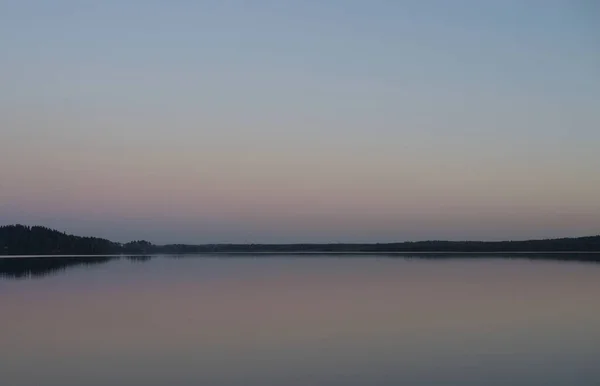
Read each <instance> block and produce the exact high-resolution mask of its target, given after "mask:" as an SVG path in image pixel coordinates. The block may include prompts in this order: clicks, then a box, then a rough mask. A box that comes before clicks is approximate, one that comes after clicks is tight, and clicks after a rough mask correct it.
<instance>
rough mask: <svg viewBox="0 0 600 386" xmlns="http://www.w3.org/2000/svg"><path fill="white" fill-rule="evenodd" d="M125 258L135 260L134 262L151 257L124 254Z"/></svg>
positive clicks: (140, 261) (141, 261)
mask: <svg viewBox="0 0 600 386" xmlns="http://www.w3.org/2000/svg"><path fill="white" fill-rule="evenodd" d="M125 258H126V259H127V260H130V261H133V262H136V263H143V262H144V261H148V260H150V259H151V258H152V256H150V255H131V256H125Z"/></svg>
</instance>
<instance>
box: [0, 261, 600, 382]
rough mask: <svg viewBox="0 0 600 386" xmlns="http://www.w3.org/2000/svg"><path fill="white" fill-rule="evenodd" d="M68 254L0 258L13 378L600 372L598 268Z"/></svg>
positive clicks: (555, 375) (512, 376) (540, 378)
mask: <svg viewBox="0 0 600 386" xmlns="http://www.w3.org/2000/svg"><path fill="white" fill-rule="evenodd" d="M65 259H69V258H63V259H57V260H53V261H52V262H50V261H48V260H42V259H37V260H31V261H29V262H28V263H27V264H28V265H27V266H24V265H23V263H19V264H21V265H18V264H16V265H15V264H12V265H10V264H8V263H0V271H1V272H2V274H3V277H4V278H2V277H0V309H1V310H2V316H1V317H0V384H2V385H11V386H46V385H61V386H81V385H91V386H101V385H102V386H104V385H133V386H137V385H140V386H141V385H148V386H153V385H156V386H158V385H224V386H229V385H232V386H233V385H236V386H237V385H244V386H254V385H256V386H259V385H260V386H269V385H282V386H295V385H350V386H352V385H477V386H479V385H550V386H552V385H556V386H558V385H561V386H562V385H565V386H573V385H598V384H600V366H598V363H599V362H598V358H600V328H599V326H600V307H599V306H598V304H600V303H599V301H598V299H599V296H600V264H594V263H575V262H559V261H529V260H505V259H483V260H479V259H449V260H433V259H432V260H424V259H402V258H385V257H374V256H370V257H368V256H354V257H352V258H350V257H344V256H337V257H327V256H312V257H286V256H269V257H260V258H247V257H244V258H235V257H228V258H203V257H186V258H180V259H174V258H170V257H154V258H152V259H143V258H142V259H126V258H109V257H107V258H94V259H91V260H83V259H78V260H65ZM13 263H14V262H13ZM16 278H20V280H15V279H16Z"/></svg>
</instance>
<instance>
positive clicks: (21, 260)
mask: <svg viewBox="0 0 600 386" xmlns="http://www.w3.org/2000/svg"><path fill="white" fill-rule="evenodd" d="M273 256H275V257H279V258H280V257H289V258H305V259H306V258H322V257H329V258H331V257H339V258H350V257H354V258H366V257H370V258H401V259H457V258H458V259H467V258H468V259H482V258H495V259H498V258H502V259H519V260H549V261H550V260H552V261H572V262H589V263H600V253H523V254H514V253H513V254H494V253H491V254H468V255H465V254H460V253H421V254H411V253H380V254H349V255H344V254H332V253H330V254H302V253H298V254H294V253H286V254H284V255H281V254H275V255H273V254H268V253H265V254H257V253H252V254H227V253H223V254H218V255H216V254H207V255H154V256H153V255H120V256H68V257H53V256H36V257H4V258H0V279H1V278H8V279H28V278H36V277H44V276H48V275H53V274H57V273H61V272H64V271H66V270H67V269H69V268H75V267H78V266H92V265H97V264H102V263H108V262H109V261H113V260H118V259H127V260H130V261H133V262H140V263H143V262H146V261H148V260H150V259H152V258H155V257H168V258H215V257H220V258H226V257H238V258H241V257H245V258H255V257H273Z"/></svg>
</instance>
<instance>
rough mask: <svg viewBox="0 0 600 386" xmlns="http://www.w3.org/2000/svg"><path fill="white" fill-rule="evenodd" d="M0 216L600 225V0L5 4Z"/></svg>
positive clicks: (350, 230) (159, 225)
mask: <svg viewBox="0 0 600 386" xmlns="http://www.w3.org/2000/svg"><path fill="white" fill-rule="evenodd" d="M0 51H1V54H0V55H1V60H0V85H1V87H0V223H2V224H11V223H23V224H29V225H34V224H41V225H46V226H50V227H55V228H58V229H60V230H63V231H67V232H69V233H75V234H82V235H94V236H99V237H106V238H109V239H112V240H115V241H127V240H131V239H147V240H150V241H153V242H156V243H179V242H185V243H202V242H384V241H402V240H430V239H452V240H456V239H459V240H461V239H462V240H464V239H474V240H499V239H528V238H545V237H558V236H583V235H593V234H599V233H600V5H599V4H598V3H597V2H595V1H593V0H572V1H567V0H563V1H557V0H547V1H541V0H540V1H534V0H518V1H517V0H505V1H477V0H472V1H466V0H456V1H451V2H450V1H443V0H438V1H434V0H425V1H412V0H406V1H392V0H387V1H384V0H370V1H365V0H363V1H358V0H318V1H317V0H306V1H285V0H278V1H275V0H271V1H266V0H265V1H262V0H255V1H249V0H247V1H242V0H239V1H235V0H230V1H216V0H215V1H209V0H207V1H188V0H176V1H157V0H148V1H141V0H139V1H133V0H130V1H127V0H118V1H117V0H106V1H97V2H84V1H75V0H52V1H50V0H47V1H43V0H39V1H36V0H29V1H27V0H25V1H23V0H19V1H18V0H0Z"/></svg>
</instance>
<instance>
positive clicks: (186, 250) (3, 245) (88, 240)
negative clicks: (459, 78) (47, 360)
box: [0, 225, 600, 255]
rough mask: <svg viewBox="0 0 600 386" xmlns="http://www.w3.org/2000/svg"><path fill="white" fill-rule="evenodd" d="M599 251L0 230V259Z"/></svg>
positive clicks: (558, 243) (585, 245)
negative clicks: (124, 239) (193, 240)
mask: <svg viewBox="0 0 600 386" xmlns="http://www.w3.org/2000/svg"><path fill="white" fill-rule="evenodd" d="M572 251H578V252H600V236H589V237H577V238H559V239H545V240H526V241H494V242H488V241H442V240H432V241H418V242H398V243H372V244H352V243H330V244H309V243H307V244H202V245H187V244H168V245H154V244H152V243H150V242H148V241H145V240H137V241H131V242H128V243H116V242H113V241H110V240H106V239H102V238H97V237H81V236H74V235H69V234H66V233H64V232H60V231H57V230H54V229H50V228H47V227H43V226H25V225H8V226H1V227H0V254H2V255H110V254H156V253H164V254H191V253H278V252H279V253H290V252H302V253H318V252H324V253H331V252H336V253H343V252H354V253H357V252H364V253H374V252H377V253H382V252H390V253H407V252H415V253H422V252H445V253H452V252H456V253H458V252H507V253H511V252H512V253H514V252H572Z"/></svg>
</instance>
